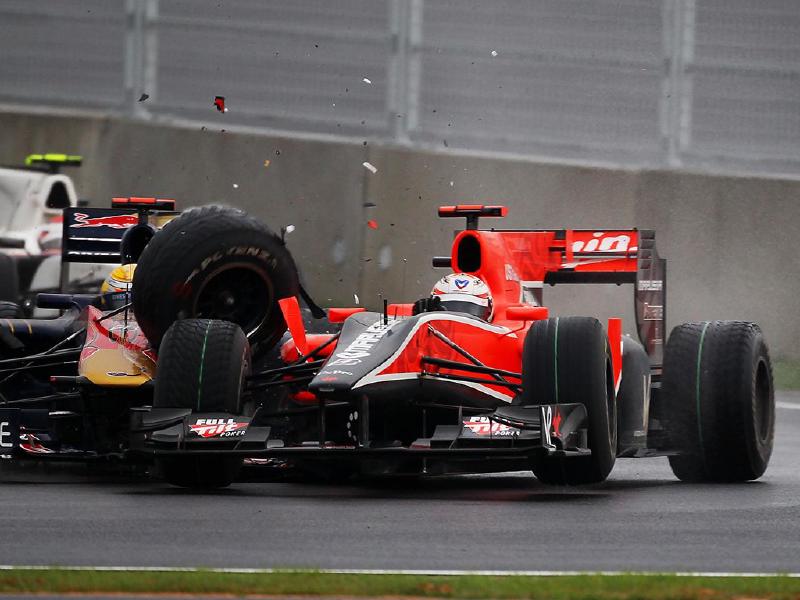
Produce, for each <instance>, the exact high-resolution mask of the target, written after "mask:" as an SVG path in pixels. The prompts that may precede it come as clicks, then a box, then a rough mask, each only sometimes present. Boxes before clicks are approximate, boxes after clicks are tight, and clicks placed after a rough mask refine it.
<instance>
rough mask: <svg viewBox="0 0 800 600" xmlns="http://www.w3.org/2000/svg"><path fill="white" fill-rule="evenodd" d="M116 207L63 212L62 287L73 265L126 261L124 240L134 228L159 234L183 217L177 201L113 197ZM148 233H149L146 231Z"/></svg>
mask: <svg viewBox="0 0 800 600" xmlns="http://www.w3.org/2000/svg"><path fill="white" fill-rule="evenodd" d="M112 204H113V208H90V207H70V208H66V209H64V213H63V214H64V220H63V225H62V226H63V229H62V238H61V284H62V288H63V286H64V284H65V283H66V281H68V275H69V273H68V269H69V264H70V263H108V264H120V263H122V262H123V257H122V253H121V246H122V238H123V236H125V234H126V233H127V232H128V231H129V230H130V229H132V228H134V227H140V226H141V227H140V228H141V229H144V230H149V231H156V230H158V229H161V228H162V227H163V226H164V225H166V224H167V223H168V222H169V221H171V220H172V219H174V218H175V217H176V216H178V215H179V214H180V212H177V211H175V210H174V208H175V201H174V200H162V199H156V198H114V200H113V202H112ZM145 232H146V231H145Z"/></svg>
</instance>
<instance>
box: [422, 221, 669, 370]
mask: <svg viewBox="0 0 800 600" xmlns="http://www.w3.org/2000/svg"><path fill="white" fill-rule="evenodd" d="M443 208H445V209H446V214H442V212H441V210H440V215H441V216H447V217H450V216H463V217H467V219H468V224H469V225H470V226H471V228H468V229H466V230H464V231H461V232H460V233H458V234H457V235H456V237H455V239H454V240H453V247H452V252H451V256H450V257H449V260H447V259H446V258H444V259H443V258H442V257H438V258H435V259H434V265H435V266H449V267H451V268H452V269H453V270H455V271H461V272H465V273H471V274H474V275H477V276H479V277H481V279H483V280H484V281H485V282H486V283H487V285H488V286H489V288H490V289H491V290H492V296H493V299H494V311H495V319H498V318H499V319H502V318H504V316H505V311H506V309H507V308H508V307H509V306H518V305H520V304H541V303H542V288H543V286H544V284H549V285H557V284H566V283H606V284H617V285H621V284H633V285H634V305H635V310H634V312H635V315H636V328H637V332H638V335H639V339H640V340H641V342H642V344H643V345H644V346H645V349H646V351H647V354H648V356H649V357H650V362H651V366H654V367H660V366H661V364H662V359H663V345H664V334H665V331H666V259H664V258H661V257H659V256H658V251H657V250H656V243H655V232H654V231H652V230H643V229H610V230H609V229H602V230H600V229H545V230H500V229H491V230H479V229H477V218H476V213H477V215H478V216H504V215H505V214H506V211H505V210H499V209H500V208H504V207H486V208H491V209H492V210H481V207H480V206H476V205H464V208H465V211H464V212H463V214H461V212H462V211H459V208H461V207H460V206H454V207H443Z"/></svg>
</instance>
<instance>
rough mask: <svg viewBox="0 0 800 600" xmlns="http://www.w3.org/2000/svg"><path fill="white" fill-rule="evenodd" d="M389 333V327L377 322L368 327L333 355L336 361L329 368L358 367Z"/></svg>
mask: <svg viewBox="0 0 800 600" xmlns="http://www.w3.org/2000/svg"><path fill="white" fill-rule="evenodd" d="M388 332H389V327H386V326H385V325H383V324H382V323H381V322H380V321H377V322H375V323H373V324H372V325H370V326H369V327H367V328H366V329H365V330H364V331H363V333H361V334H359V336H358V337H357V338H356V339H355V340H353V341H352V342H351V343H350V344H349V345H348V346H347V347H346V348H345V349H344V350H342V351H341V352H336V353H335V354H334V355H333V358H334V360H332V361H330V362H329V363H328V365H327V366H335V365H357V364H360V363H361V360H362V359H364V358H366V357H367V356H369V355H370V354H371V353H372V348H373V347H374V346H375V344H377V343H378V342H379V341H380V339H381V338H382V337H383V336H384V335H386V334H387V333H388Z"/></svg>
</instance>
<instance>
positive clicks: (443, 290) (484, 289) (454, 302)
mask: <svg viewBox="0 0 800 600" xmlns="http://www.w3.org/2000/svg"><path fill="white" fill-rule="evenodd" d="M431 297H433V298H439V300H440V301H441V304H442V308H443V309H444V310H452V311H454V312H463V313H469V314H471V315H474V316H476V317H480V318H481V319H484V320H486V321H488V320H489V319H490V318H491V316H492V293H491V292H490V291H489V286H488V285H486V284H485V283H484V282H483V280H482V279H481V278H480V277H475V276H474V275H467V274H466V273H453V274H451V275H445V276H444V277H442V278H441V279H440V280H439V281H437V282H436V285H434V286H433V289H432V290H431Z"/></svg>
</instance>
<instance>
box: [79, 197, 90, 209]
mask: <svg viewBox="0 0 800 600" xmlns="http://www.w3.org/2000/svg"><path fill="white" fill-rule="evenodd" d="M87 206H89V200H88V199H86V198H78V207H79V208H85V207H87Z"/></svg>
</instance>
